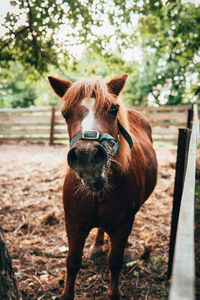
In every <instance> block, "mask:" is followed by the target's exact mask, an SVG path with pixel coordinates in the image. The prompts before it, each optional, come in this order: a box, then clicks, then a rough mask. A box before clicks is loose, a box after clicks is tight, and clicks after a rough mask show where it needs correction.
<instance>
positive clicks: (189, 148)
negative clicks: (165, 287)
mask: <svg viewBox="0 0 200 300" xmlns="http://www.w3.org/2000/svg"><path fill="white" fill-rule="evenodd" d="M179 133H180V135H179V145H178V152H177V165H176V180H175V190H174V192H175V193H174V203H173V214H172V229H171V238H170V251H169V265H168V276H169V277H170V276H171V271H172V284H171V288H170V294H169V300H194V299H195V266H194V262H195V253H194V198H195V197H194V195H195V172H196V148H197V140H198V137H199V121H198V111H197V105H195V106H194V114H193V125H192V131H191V130H189V129H188V130H183V129H182V130H180V132H179ZM181 136H182V137H183V138H181ZM183 144H184V147H183ZM179 146H180V147H179ZM181 148H184V149H182V150H184V153H183V151H181ZM179 150H180V151H179ZM180 156H181V157H180ZM181 164H182V166H181ZM180 168H181V169H180ZM174 207H176V209H174ZM177 223H178V227H177ZM175 240H176V242H175V251H174V241H175ZM173 252H174V255H173ZM172 261H173V265H172Z"/></svg>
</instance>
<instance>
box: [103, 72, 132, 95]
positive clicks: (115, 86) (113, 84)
mask: <svg viewBox="0 0 200 300" xmlns="http://www.w3.org/2000/svg"><path fill="white" fill-rule="evenodd" d="M127 77H128V75H127V74H123V75H121V76H119V77H115V78H114V79H112V80H111V81H109V82H108V83H107V86H108V88H109V89H110V90H111V92H112V93H113V94H115V95H117V96H118V95H119V93H120V92H121V91H122V89H123V87H124V85H125V83H126V79H127Z"/></svg>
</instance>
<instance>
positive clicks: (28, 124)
mask: <svg viewBox="0 0 200 300" xmlns="http://www.w3.org/2000/svg"><path fill="white" fill-rule="evenodd" d="M134 108H135V109H136V110H138V111H140V112H142V113H144V115H145V116H146V117H147V119H149V121H150V123H151V125H152V130H153V139H154V141H164V142H177V138H178V127H180V126H184V127H186V126H187V124H188V122H190V120H189V117H190V113H189V112H190V111H191V105H180V106H161V107H142V106H137V107H134ZM20 140H28V141H29V142H31V141H32V142H49V143H50V144H51V145H53V144H55V143H66V140H68V134H67V128H66V124H65V121H64V119H63V117H62V116H61V113H60V110H58V109H57V108H55V107H52V108H51V107H47V108H20V109H0V142H4V141H6V142H9V141H20Z"/></svg>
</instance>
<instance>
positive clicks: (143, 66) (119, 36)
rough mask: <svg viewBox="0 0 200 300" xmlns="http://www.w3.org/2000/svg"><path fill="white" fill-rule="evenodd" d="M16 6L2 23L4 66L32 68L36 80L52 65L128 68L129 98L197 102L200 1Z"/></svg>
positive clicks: (93, 70) (62, 69) (52, 0)
mask: <svg viewBox="0 0 200 300" xmlns="http://www.w3.org/2000/svg"><path fill="white" fill-rule="evenodd" d="M11 4H12V5H13V6H14V7H15V8H16V10H15V12H8V13H7V15H6V17H5V21H4V24H2V26H3V28H4V31H5V34H4V35H3V36H1V38H0V68H1V70H3V69H4V70H5V69H6V70H7V71H8V72H10V70H11V69H10V68H9V66H10V65H8V62H10V61H14V62H15V63H21V64H22V65H23V67H24V68H25V69H26V70H29V71H30V70H32V71H30V72H29V75H28V74H27V76H30V77H31V76H32V79H33V78H35V79H36V78H37V79H38V78H39V77H37V76H38V75H37V74H40V75H41V76H46V74H47V72H48V71H49V68H50V66H54V70H57V71H55V72H57V73H58V72H59V73H63V75H65V76H66V75H67V77H68V78H69V79H70V77H71V79H72V80H73V79H77V77H80V76H86V75H93V74H95V75H102V76H104V77H108V78H109V77H110V78H111V76H115V75H119V73H120V72H127V73H128V74H129V81H128V84H127V87H126V90H125V97H126V100H127V101H128V102H129V103H130V104H134V105H140V104H149V105H150V104H166V103H167V104H180V103H182V104H183V103H187V102H191V101H197V99H198V97H199V93H200V86H199V80H198V79H199V69H200V46H199V40H200V37H199V35H200V6H199V5H197V3H195V1H189V0H188V1H186V0H182V1H181V0H179V1H166V0H157V1H155V0H154V1H153V0H143V1H142V0H140V1H130V0H126V1H125V0H109V1H105V0H74V1H70V0H68V1H66V0H45V1H43V0H12V1H11ZM135 48H137V49H138V51H135ZM80 52H81V53H82V56H81V55H79V53H80ZM35 70H36V71H35ZM83 70H84V71H83ZM4 72H5V71H3V72H1V73H2V74H3V73H4ZM117 72H119V73H117ZM114 73H115V74H114ZM8 79H9V76H8ZM35 79H34V80H35ZM9 80H10V79H9ZM2 88H4V89H5V88H6V85H5V83H3V87H1V86H0V89H1V90H2ZM36 98H37V97H36Z"/></svg>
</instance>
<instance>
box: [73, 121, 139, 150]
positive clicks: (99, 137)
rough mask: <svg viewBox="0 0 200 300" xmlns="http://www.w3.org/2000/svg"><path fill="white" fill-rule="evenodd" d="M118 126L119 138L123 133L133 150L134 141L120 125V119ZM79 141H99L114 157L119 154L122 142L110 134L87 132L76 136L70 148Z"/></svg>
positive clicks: (94, 131)
mask: <svg viewBox="0 0 200 300" xmlns="http://www.w3.org/2000/svg"><path fill="white" fill-rule="evenodd" d="M117 124H118V137H119V133H121V134H122V135H123V137H124V138H125V140H126V141H127V143H128V144H129V146H130V148H132V147H133V140H132V138H131V136H130V134H129V133H128V131H127V130H126V129H125V128H124V127H123V125H122V124H121V123H120V121H119V119H118V120H117ZM78 140H95V141H98V142H99V143H101V144H102V145H103V146H104V147H105V148H106V150H107V152H108V153H110V154H112V155H115V154H116V153H117V152H118V150H119V146H120V142H119V141H117V142H116V141H115V138H114V137H113V136H112V135H110V134H108V133H99V131H96V130H86V131H83V132H81V133H79V134H77V135H75V137H74V138H73V139H72V140H71V142H70V148H71V147H72V146H73V144H74V143H75V142H77V141H78ZM108 143H110V144H112V145H113V147H110V146H109V144H108Z"/></svg>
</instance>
